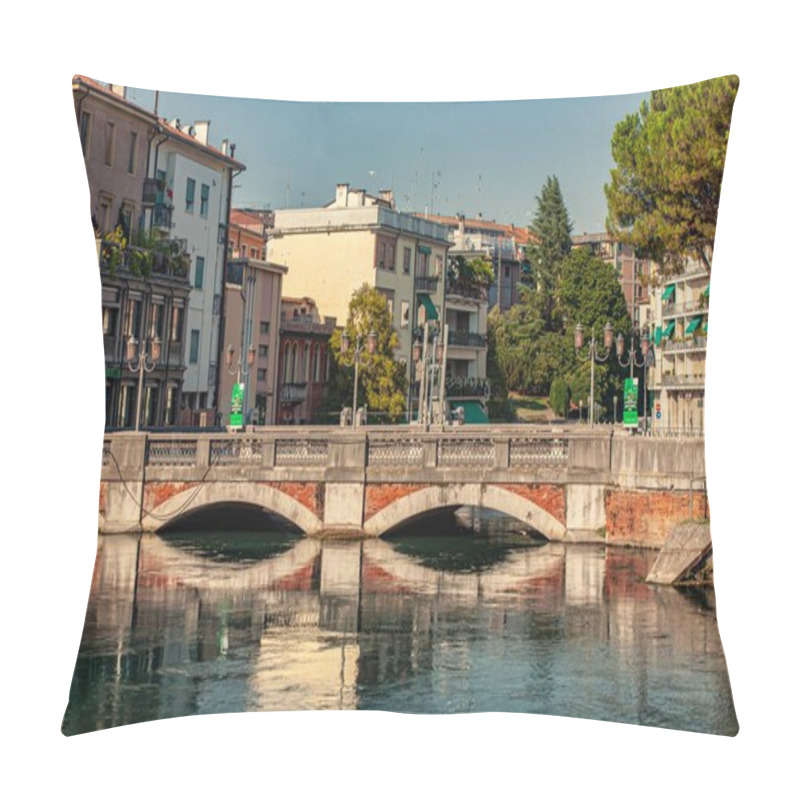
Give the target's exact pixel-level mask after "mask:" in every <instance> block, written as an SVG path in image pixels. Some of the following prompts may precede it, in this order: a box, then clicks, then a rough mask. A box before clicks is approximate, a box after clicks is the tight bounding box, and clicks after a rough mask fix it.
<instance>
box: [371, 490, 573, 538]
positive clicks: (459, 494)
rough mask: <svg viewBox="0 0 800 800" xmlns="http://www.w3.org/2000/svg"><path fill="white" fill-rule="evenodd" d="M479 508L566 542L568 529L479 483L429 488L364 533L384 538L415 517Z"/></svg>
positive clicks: (400, 502)
mask: <svg viewBox="0 0 800 800" xmlns="http://www.w3.org/2000/svg"><path fill="white" fill-rule="evenodd" d="M459 506H477V507H478V508H486V509H491V510H492V511H500V512H502V513H504V514H508V515H509V516H511V517H514V518H515V519H518V520H519V521H520V522H524V523H525V524H526V525H530V526H531V527H532V528H535V529H536V530H537V531H539V533H541V534H543V535H544V536H546V537H547V538H548V539H550V540H551V541H563V540H564V539H565V538H566V532H567V529H566V527H565V526H564V524H563V523H561V522H559V521H558V520H557V519H556V518H555V517H554V516H553V515H552V514H550V513H549V512H547V511H545V510H544V509H543V508H541V507H540V506H537V505H536V504H535V503H533V502H532V501H530V500H528V499H527V498H525V497H522V496H521V495H518V494H516V493H514V492H510V491H508V490H506V489H501V488H499V487H496V486H487V485H485V484H480V483H466V484H443V485H441V486H428V487H425V488H423V489H419V490H418V491H416V492H412V493H411V494H407V495H405V496H404V497H400V498H398V499H397V500H394V501H393V502H392V503H390V504H389V505H388V506H386V507H385V508H383V509H381V510H380V511H379V512H378V513H376V514H375V515H374V516H372V517H370V518H369V519H368V520H367V521H366V522H365V523H364V532H365V533H366V534H369V535H371V536H382V535H383V534H384V533H388V532H389V531H390V530H392V529H393V528H395V527H397V526H398V525H401V524H402V523H404V522H408V521H410V520H412V519H414V518H415V517H422V516H424V515H425V514H426V513H428V512H431V511H434V510H440V509H444V508H457V507H459Z"/></svg>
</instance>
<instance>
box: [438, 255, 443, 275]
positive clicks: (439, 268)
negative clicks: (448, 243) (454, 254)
mask: <svg viewBox="0 0 800 800" xmlns="http://www.w3.org/2000/svg"><path fill="white" fill-rule="evenodd" d="M443 266H444V261H443V259H442V257H441V256H436V274H437V275H441V274H442V267H443Z"/></svg>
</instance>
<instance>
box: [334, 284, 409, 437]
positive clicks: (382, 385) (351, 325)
mask: <svg viewBox="0 0 800 800" xmlns="http://www.w3.org/2000/svg"><path fill="white" fill-rule="evenodd" d="M344 330H345V331H346V332H347V335H348V336H349V338H350V346H349V350H348V352H347V353H345V354H343V353H342V352H341V346H342V331H341V329H337V330H335V331H334V332H333V335H332V336H331V340H330V348H331V353H332V354H333V358H334V360H335V362H336V367H337V373H336V379H335V380H334V381H333V382H332V385H331V387H330V389H329V395H330V400H329V403H328V405H329V407H330V406H332V405H336V406H338V407H339V408H341V407H342V406H348V407H349V406H350V405H351V404H352V398H353V395H352V392H353V372H354V370H353V366H352V365H353V357H354V354H355V347H356V341H357V339H358V338H359V337H360V340H361V345H362V346H363V348H364V349H363V351H362V356H361V359H362V360H361V363H360V366H359V371H358V405H359V406H362V405H364V404H366V406H367V408H368V410H369V411H370V412H380V413H381V414H382V418H383V420H384V421H387V422H389V421H399V420H400V419H401V418H402V416H403V413H404V412H405V406H406V388H407V385H408V382H407V378H406V374H405V368H404V366H403V364H401V363H400V362H399V361H396V360H395V357H394V355H395V350H396V349H397V347H398V340H397V332H396V331H395V329H394V328H393V327H392V324H391V319H390V317H389V310H388V308H387V305H386V298H385V297H384V296H383V295H382V294H381V293H380V292H379V291H378V290H377V289H375V288H374V287H371V286H369V285H368V284H366V283H365V284H364V285H363V286H362V287H361V288H360V289H356V291H355V292H353V296H352V298H351V299H350V305H349V306H348V315H347V323H346V324H345V327H344ZM372 331H374V332H375V334H376V344H375V353H374V355H372V356H371V357H370V358H369V359H367V357H366V353H367V352H368V351H367V336H368V335H369V334H370V332H372Z"/></svg>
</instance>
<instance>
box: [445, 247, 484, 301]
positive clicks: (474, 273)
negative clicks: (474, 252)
mask: <svg viewBox="0 0 800 800" xmlns="http://www.w3.org/2000/svg"><path fill="white" fill-rule="evenodd" d="M493 282H494V269H492V265H491V263H490V262H489V261H486V259H484V258H481V257H478V258H470V259H466V258H464V256H455V257H454V258H451V259H450V261H449V263H448V265H447V285H448V288H451V287H452V288H453V289H456V290H460V291H462V292H464V293H465V294H467V295H475V294H481V295H483V296H485V294H486V292H488V290H489V287H490V286H491V285H492V283H493Z"/></svg>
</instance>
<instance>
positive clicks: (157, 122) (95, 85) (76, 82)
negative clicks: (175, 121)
mask: <svg viewBox="0 0 800 800" xmlns="http://www.w3.org/2000/svg"><path fill="white" fill-rule="evenodd" d="M81 85H83V86H85V87H86V88H87V89H90V90H92V91H94V92H97V93H98V94H100V95H102V96H103V97H105V98H106V99H108V100H112V101H113V102H115V103H117V104H118V105H121V106H124V107H126V108H127V109H128V110H130V111H131V112H133V113H136V114H138V115H140V116H145V117H147V118H148V119H149V120H150V121H151V122H152V124H153V126H154V127H160V129H161V130H163V131H164V132H165V133H167V134H169V135H170V136H171V137H173V138H174V139H178V140H182V141H185V142H186V143H187V144H191V145H192V146H193V147H196V148H198V149H199V150H201V151H204V152H206V153H207V154H208V155H210V156H213V157H214V158H217V159H219V160H221V161H224V162H225V163H226V164H227V165H228V166H230V167H232V168H233V169H236V170H244V169H246V167H245V165H244V164H242V163H241V162H240V161H236V159H234V158H231V157H230V156H229V155H226V154H225V153H223V152H222V151H221V150H217V148H216V147H212V146H211V145H210V144H203V143H202V142H200V141H198V140H197V139H195V138H194V137H193V136H190V135H189V134H188V132H187V131H183V130H179V129H178V128H176V127H175V126H174V125H171V124H170V123H169V122H167V120H166V119H164V118H163V117H159V116H158V115H156V114H155V113H154V112H152V111H148V110H147V109H145V108H142V107H141V106H137V105H136V103H132V102H131V101H130V100H128V99H127V98H125V97H123V96H122V95H119V94H117V93H116V92H112V91H111V89H109V88H108V86H107V85H105V84H102V83H100V81H96V80H94V79H93V78H87V77H86V76H85V75H75V76H73V78H72V88H73V91H75V89H76V88H78V87H80V86H81Z"/></svg>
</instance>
